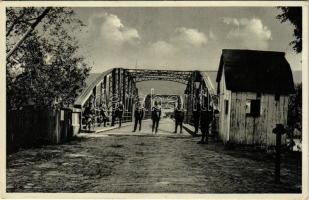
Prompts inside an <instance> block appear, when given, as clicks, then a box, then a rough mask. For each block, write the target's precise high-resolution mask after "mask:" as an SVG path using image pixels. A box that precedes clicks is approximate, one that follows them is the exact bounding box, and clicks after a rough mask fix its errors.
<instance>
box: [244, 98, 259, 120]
mask: <svg viewBox="0 0 309 200" xmlns="http://www.w3.org/2000/svg"><path fill="white" fill-rule="evenodd" d="M260 112H261V100H259V99H254V100H247V102H246V114H247V115H248V116H251V117H258V116H260Z"/></svg>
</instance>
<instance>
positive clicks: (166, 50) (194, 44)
mask: <svg viewBox="0 0 309 200" xmlns="http://www.w3.org/2000/svg"><path fill="white" fill-rule="evenodd" d="M207 42H208V38H207V36H206V35H205V34H204V33H202V32H200V31H198V30H196V29H191V28H185V27H181V28H176V29H175V30H174V32H173V33H172V34H171V35H170V36H169V38H168V39H167V40H166V41H164V40H160V41H157V42H154V43H151V44H150V47H149V50H150V52H151V54H152V53H155V54H156V55H159V56H171V55H172V54H174V55H175V54H179V53H182V52H184V51H185V52H187V51H188V50H189V51H192V50H193V51H194V50H195V49H200V48H201V47H203V46H204V45H206V44H207Z"/></svg>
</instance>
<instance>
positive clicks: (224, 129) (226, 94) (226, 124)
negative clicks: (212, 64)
mask: <svg viewBox="0 0 309 200" xmlns="http://www.w3.org/2000/svg"><path fill="white" fill-rule="evenodd" d="M218 87H219V88H220V89H219V90H220V94H219V95H220V97H219V98H220V104H219V108H220V117H219V137H220V138H221V139H222V140H223V142H224V143H225V142H226V141H228V140H229V131H230V120H231V117H230V113H231V112H230V110H231V91H229V90H226V85H225V78H224V72H223V75H222V79H221V82H220V83H219V85H218ZM226 100H227V101H228V111H226V110H225V101H226Z"/></svg>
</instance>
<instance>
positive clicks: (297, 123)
mask: <svg viewBox="0 0 309 200" xmlns="http://www.w3.org/2000/svg"><path fill="white" fill-rule="evenodd" d="M288 126H289V127H290V128H291V129H292V130H294V128H296V129H298V130H299V131H300V132H301V130H302V84H298V85H296V86H295V94H293V95H290V99H289V110H288Z"/></svg>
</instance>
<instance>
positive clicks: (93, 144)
mask: <svg viewBox="0 0 309 200" xmlns="http://www.w3.org/2000/svg"><path fill="white" fill-rule="evenodd" d="M173 128H174V125H173V122H172V121H171V120H169V119H166V120H163V121H161V123H160V127H159V133H158V134H157V135H154V134H152V133H151V123H150V121H144V123H143V129H142V131H141V132H135V133H132V125H129V126H125V127H123V128H120V129H114V130H110V131H107V132H103V133H97V134H81V137H79V138H75V139H74V140H73V141H71V142H68V143H66V144H62V145H48V146H42V147H40V148H33V149H27V150H21V151H19V152H17V153H14V154H11V155H9V156H8V158H7V160H8V162H7V192H100V193H114V192H117V193H122V192H129V193H140V192H143V193H159V192H160V193H163V192H164V193H268V192H272V193H273V192H275V193H277V192H280V193H284V192H289V193H291V192H301V162H300V161H299V159H298V160H297V159H296V158H295V156H293V159H290V158H285V157H284V158H283V162H284V164H283V169H282V182H283V183H282V184H279V185H276V184H274V182H273V174H274V173H273V162H272V159H273V158H272V157H271V156H269V155H265V153H259V152H252V151H249V150H228V149H226V148H225V147H224V146H223V145H222V144H220V143H214V142H211V143H210V144H209V145H203V144H197V142H198V140H199V139H200V138H198V137H192V136H191V135H190V134H188V133H187V132H185V131H184V133H183V134H174V133H173Z"/></svg>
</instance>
